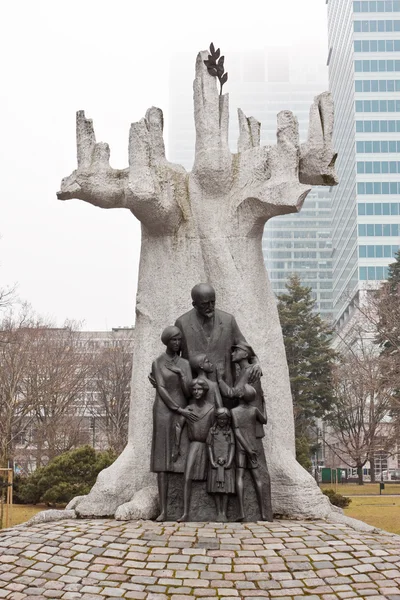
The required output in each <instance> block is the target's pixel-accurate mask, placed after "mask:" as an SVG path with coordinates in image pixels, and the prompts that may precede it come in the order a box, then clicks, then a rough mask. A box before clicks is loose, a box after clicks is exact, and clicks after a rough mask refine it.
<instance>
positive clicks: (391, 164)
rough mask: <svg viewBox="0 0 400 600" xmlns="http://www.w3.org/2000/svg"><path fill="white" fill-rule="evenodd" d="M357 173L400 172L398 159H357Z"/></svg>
mask: <svg viewBox="0 0 400 600" xmlns="http://www.w3.org/2000/svg"><path fill="white" fill-rule="evenodd" d="M357 173H359V174H360V173H361V174H364V173H369V174H370V173H383V174H387V173H391V174H394V173H400V161H399V162H398V161H394V160H390V161H389V160H386V161H382V162H379V161H358V162H357Z"/></svg>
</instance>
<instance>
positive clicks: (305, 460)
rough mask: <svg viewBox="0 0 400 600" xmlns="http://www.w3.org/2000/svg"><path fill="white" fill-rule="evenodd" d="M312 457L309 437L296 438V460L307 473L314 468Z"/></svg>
mask: <svg viewBox="0 0 400 600" xmlns="http://www.w3.org/2000/svg"><path fill="white" fill-rule="evenodd" d="M310 456H311V446H310V440H309V439H308V437H307V436H305V435H301V436H296V460H297V462H298V463H300V464H301V466H302V467H304V468H305V469H306V471H310V469H311V467H312V462H311V458H310Z"/></svg>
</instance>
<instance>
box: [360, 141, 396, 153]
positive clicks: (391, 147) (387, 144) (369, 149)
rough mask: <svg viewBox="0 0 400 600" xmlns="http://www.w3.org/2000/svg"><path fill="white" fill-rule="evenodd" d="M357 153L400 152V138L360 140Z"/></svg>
mask: <svg viewBox="0 0 400 600" xmlns="http://www.w3.org/2000/svg"><path fill="white" fill-rule="evenodd" d="M356 152H357V154H370V153H374V154H381V153H382V154H386V153H389V152H393V153H397V152H400V140H399V141H397V140H382V141H378V140H377V141H358V142H356Z"/></svg>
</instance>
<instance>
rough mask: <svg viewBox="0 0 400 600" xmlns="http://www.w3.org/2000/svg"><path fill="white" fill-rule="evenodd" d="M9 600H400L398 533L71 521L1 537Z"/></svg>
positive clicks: (282, 524)
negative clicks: (219, 599)
mask: <svg viewBox="0 0 400 600" xmlns="http://www.w3.org/2000/svg"><path fill="white" fill-rule="evenodd" d="M0 598H7V599H9V600H22V599H25V600H38V599H49V598H50V599H52V600H53V599H56V598H61V599H62V600H75V599H76V600H78V599H81V600H105V599H106V598H108V599H109V600H114V599H117V598H118V599H119V598H126V599H128V598H136V599H138V600H142V599H143V600H144V599H146V600H167V599H172V600H195V599H196V598H197V599H199V600H216V598H223V599H224V600H238V598H245V599H249V600H250V599H251V600H257V599H261V598H279V599H280V600H300V599H301V600H303V599H304V600H305V599H308V600H319V599H323V600H337V599H340V598H343V599H344V598H368V599H369V600H381V599H384V598H388V599H390V600H400V536H391V535H390V534H381V533H360V532H356V531H354V530H353V529H350V528H349V527H348V526H345V525H338V524H329V523H326V522H323V521H321V522H316V521H314V522H302V521H275V522H274V523H228V524H221V523H184V524H183V523H182V524H179V523H160V524H159V523H153V522H150V521H139V522H120V521H119V522H118V521H114V520H82V521H80V520H69V521H58V522H55V523H42V524H40V525H34V526H31V527H18V528H14V529H8V530H6V531H3V532H0Z"/></svg>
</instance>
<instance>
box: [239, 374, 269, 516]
mask: <svg viewBox="0 0 400 600" xmlns="http://www.w3.org/2000/svg"><path fill="white" fill-rule="evenodd" d="M255 399H256V390H255V389H254V388H253V387H252V386H251V385H249V384H245V385H244V387H243V396H242V397H241V398H240V400H239V406H237V407H236V408H233V409H232V423H233V428H234V433H235V437H236V493H237V497H238V504H239V516H238V518H237V521H243V520H244V519H245V513H244V473H245V469H248V470H249V471H250V474H251V476H252V479H253V482H254V486H255V490H256V495H257V500H258V505H259V508H260V513H261V520H262V521H272V509H271V484H270V479H269V474H268V469H267V467H266V463H265V456H264V448H263V446H262V442H261V440H260V439H257V424H258V423H260V424H261V425H265V424H266V422H267V415H266V412H265V409H264V412H263V413H261V412H260V410H259V409H258V408H257V407H256V406H252V403H254V401H255ZM257 442H258V443H257ZM260 459H262V463H263V464H262V465H260ZM260 466H261V468H260ZM261 469H262V474H261ZM264 502H265V504H266V505H267V510H265V509H264Z"/></svg>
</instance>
